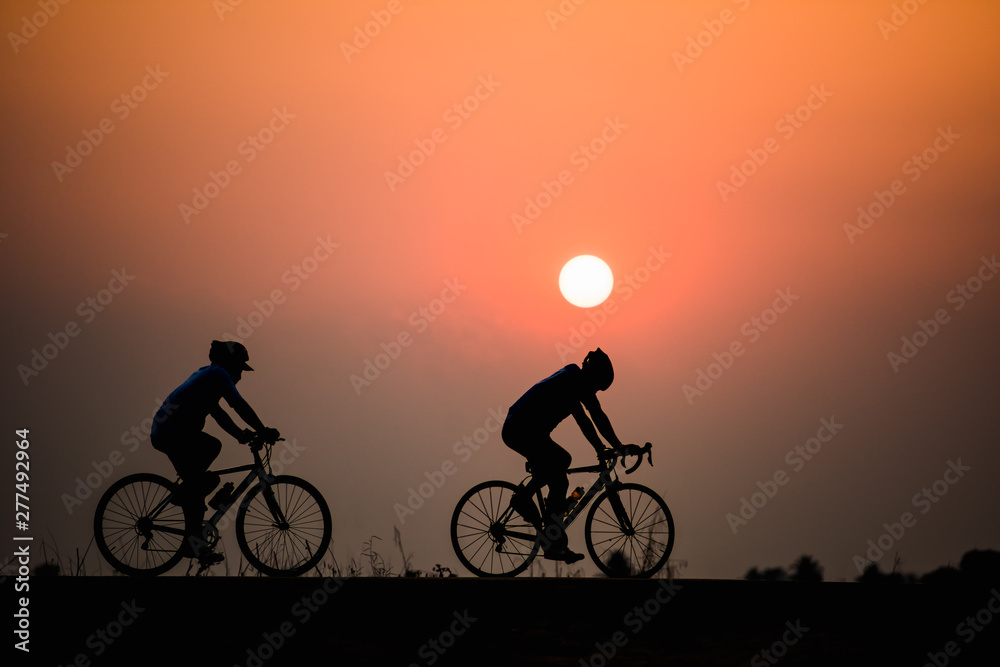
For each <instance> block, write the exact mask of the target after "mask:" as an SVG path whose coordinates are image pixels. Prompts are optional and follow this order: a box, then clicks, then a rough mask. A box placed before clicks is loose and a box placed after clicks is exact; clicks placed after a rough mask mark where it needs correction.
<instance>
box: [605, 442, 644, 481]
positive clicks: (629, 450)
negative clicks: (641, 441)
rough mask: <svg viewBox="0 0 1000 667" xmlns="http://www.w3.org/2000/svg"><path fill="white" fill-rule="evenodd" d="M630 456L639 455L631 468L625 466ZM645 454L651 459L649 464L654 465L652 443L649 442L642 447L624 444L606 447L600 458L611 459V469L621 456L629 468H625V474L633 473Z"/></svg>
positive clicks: (623, 464) (623, 463)
mask: <svg viewBox="0 0 1000 667" xmlns="http://www.w3.org/2000/svg"><path fill="white" fill-rule="evenodd" d="M629 456H636V457H638V458H637V459H636V461H635V464H634V465H633V466H632V467H631V468H628V467H627V466H625V458H626V457H629ZM643 456H645V457H646V458H647V459H648V460H649V465H653V444H652V443H649V442H647V443H646V444H645V445H643V446H642V447H640V446H639V445H622V446H621V448H620V449H606V450H604V451H603V452H601V454H600V455H599V458H600V459H601V460H602V461H607V460H610V461H611V465H610V466H609V469H610V468H614V467H615V464H616V463H617V462H618V459H619V458H621V460H622V466H623V467H626V468H627V469H626V470H625V474H626V475H631V474H632V473H633V472H635V471H636V469H638V467H639V466H640V465H641V464H642V457H643Z"/></svg>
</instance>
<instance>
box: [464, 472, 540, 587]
mask: <svg viewBox="0 0 1000 667" xmlns="http://www.w3.org/2000/svg"><path fill="white" fill-rule="evenodd" d="M516 490H517V487H516V486H515V485H513V484H511V483H510V482H501V481H494V482H483V483H482V484H479V485H477V486H474V487H472V489H470V490H469V491H468V492H466V494H465V495H464V496H462V499H461V500H459V501H458V505H457V506H456V507H455V512H454V514H452V517H451V544H452V546H453V547H454V549H455V554H456V555H458V560H460V561H461V562H462V565H464V566H465V567H466V569H468V570H469V571H470V572H472V573H473V574H475V575H476V576H478V577H513V576H516V575H518V574H520V573H521V572H524V571H525V570H526V569H527V568H528V566H529V565H530V564H531V561H532V560H533V559H534V558H535V555H536V554H537V553H538V531H537V529H536V528H535V527H534V526H533V525H531V523H530V522H529V521H528V520H527V519H525V518H524V517H522V516H521V515H520V514H519V513H518V512H517V511H515V510H514V508H512V507H511V506H510V500H511V498H512V497H513V496H514V492H515V491H516Z"/></svg>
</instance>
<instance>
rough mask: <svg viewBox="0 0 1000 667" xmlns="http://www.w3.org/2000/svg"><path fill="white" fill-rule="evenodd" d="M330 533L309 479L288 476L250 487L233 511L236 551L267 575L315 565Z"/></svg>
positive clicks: (295, 573) (288, 573)
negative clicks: (237, 508) (238, 548)
mask: <svg viewBox="0 0 1000 667" xmlns="http://www.w3.org/2000/svg"><path fill="white" fill-rule="evenodd" d="M332 535H333V521H332V520H331V518H330V508H329V507H328V506H327V504H326V500H324V499H323V496H322V495H320V492H319V491H317V490H316V487H314V486H313V485H312V484H310V483H309V482H307V481H305V480H304V479H300V478H298V477H293V476H291V475H279V476H278V477H275V478H274V481H273V482H271V483H270V484H258V485H257V486H255V487H254V488H252V489H251V490H250V491H249V493H247V495H246V497H245V498H244V499H243V502H242V503H241V504H240V509H239V512H238V513H237V515H236V541H237V542H238V543H239V545H240V551H242V552H243V555H244V556H246V558H247V560H248V561H250V564H251V565H253V566H254V567H255V568H257V570H259V571H260V572H262V573H264V574H266V575H268V576H271V577H281V576H290V577H297V576H299V575H300V574H302V573H304V572H307V571H309V570H310V569H312V568H313V567H315V566H316V564H317V563H319V562H320V560H322V558H323V556H324V555H325V554H326V550H327V547H329V546H330V537H331V536H332Z"/></svg>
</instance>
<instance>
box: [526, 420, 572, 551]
mask: <svg viewBox="0 0 1000 667" xmlns="http://www.w3.org/2000/svg"><path fill="white" fill-rule="evenodd" d="M571 462H572V457H571V456H570V454H569V452H567V451H566V450H565V449H563V448H562V447H560V446H559V445H558V444H556V443H555V442H554V441H553V440H552V439H551V438H550V437H546V438H545V439H544V440H541V439H540V440H538V441H537V442H536V447H535V454H534V456H533V460H532V464H531V465H532V470H534V471H536V472H535V474H536V476H537V477H538V478H539V479H541V480H543V481H544V482H545V484H546V485H547V486H548V487H549V492H548V496H547V497H546V500H545V512H544V515H543V517H542V518H543V523H544V528H543V538H544V539H543V541H542V547H543V549H544V551H545V552H546V554H558V553H563V552H565V551H566V547H567V545H568V540H567V538H566V528H565V526H564V525H563V515H564V514H565V512H566V493H567V491H568V490H569V476H568V475H567V473H566V471H567V470H568V469H569V466H570V463H571Z"/></svg>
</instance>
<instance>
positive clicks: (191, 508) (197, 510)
mask: <svg viewBox="0 0 1000 667" xmlns="http://www.w3.org/2000/svg"><path fill="white" fill-rule="evenodd" d="M157 449H160V450H161V451H164V452H165V453H166V454H167V456H168V457H170V462H171V463H173V464H174V469H175V470H177V474H178V475H179V476H180V478H181V480H182V481H183V484H182V485H181V488H180V490H179V492H180V494H181V503H180V504H181V508H182V509H183V510H184V528H185V530H186V531H187V533H188V536H190V537H195V538H202V540H203V536H202V535H201V528H202V523H203V521H204V519H205V512H206V511H207V510H208V508H207V507H206V506H205V498H206V496H208V494H209V493H211V492H212V490H213V489H214V488H215V487H216V486H218V484H219V475H218V474H217V473H214V472H211V471H209V470H208V467H209V466H210V465H211V464H212V461H214V460H215V458H216V457H217V456H218V455H219V452H220V451H222V443H221V442H220V441H219V439H218V438H215V437H212V436H211V435H209V434H207V433H198V434H195V435H193V436H189V437H186V438H183V439H176V440H174V441H173V442H171V443H168V444H166V446H165V447H164V446H163V445H162V444H161V446H160V447H157ZM195 541H197V539H196V540H195ZM185 551H189V550H185ZM198 551H199V549H197V548H195V549H192V550H190V552H191V553H192V555H196V554H197V553H198Z"/></svg>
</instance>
